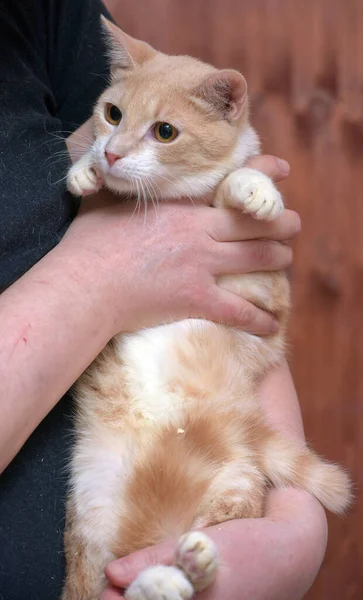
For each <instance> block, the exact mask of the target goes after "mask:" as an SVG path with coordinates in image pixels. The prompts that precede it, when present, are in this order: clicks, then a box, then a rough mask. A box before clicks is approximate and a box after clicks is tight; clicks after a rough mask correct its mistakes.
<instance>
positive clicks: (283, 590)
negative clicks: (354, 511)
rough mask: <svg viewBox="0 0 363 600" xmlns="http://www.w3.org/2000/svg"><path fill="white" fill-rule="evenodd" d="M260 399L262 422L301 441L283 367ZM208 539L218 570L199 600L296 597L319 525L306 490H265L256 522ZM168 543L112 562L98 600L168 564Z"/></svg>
mask: <svg viewBox="0 0 363 600" xmlns="http://www.w3.org/2000/svg"><path fill="white" fill-rule="evenodd" d="M261 395H262V402H263V406H264V408H265V411H266V415H267V418H268V420H269V421H270V423H271V424H272V425H273V426H274V427H276V428H279V429H280V430H282V431H284V433H285V434H286V435H288V436H293V437H295V438H298V439H302V438H303V430H302V424H301V416H300V411H299V405H298V401H297V397H296V393H295V389H294V386H293V383H292V380H291V376H290V374H289V371H288V368H287V367H286V366H284V367H282V368H281V369H278V370H276V371H274V372H273V373H271V375H269V377H268V378H267V379H266V381H265V382H264V384H263V387H262V390H261ZM206 531H207V533H208V535H209V536H210V537H211V538H212V539H213V540H214V541H215V542H216V544H217V547H218V550H219V555H220V568H219V572H218V576H217V580H216V582H215V583H214V584H213V585H212V586H210V588H208V589H207V590H205V591H204V592H203V593H200V594H199V595H198V598H200V600H220V599H221V598H226V597H228V599H229V600H247V599H248V600H300V599H301V598H302V597H303V596H304V594H305V593H306V592H307V590H308V589H309V587H310V586H311V584H312V583H313V581H314V579H315V577H316V574H317V572H318V569H319V567H320V565H321V562H322V560H323V557H324V553H325V547H326V539H327V526H326V517H325V513H324V510H323V508H322V507H321V505H320V504H319V502H318V501H317V500H315V498H313V497H312V496H310V495H309V494H308V493H307V492H305V491H301V490H296V489H293V488H291V489H283V490H275V489H274V490H271V491H270V493H269V496H268V501H267V507H266V515H265V517H264V518H262V519H244V520H240V521H229V522H227V523H222V524H220V525H217V526H215V527H210V528H208V529H207V530H206ZM173 551H174V544H173V543H169V542H168V543H164V544H160V545H159V546H156V547H154V548H148V549H146V550H141V551H140V552H136V553H134V554H132V555H130V556H128V557H126V558H123V559H121V560H117V561H114V562H112V563H110V565H109V566H108V567H107V569H106V575H107V577H108V579H109V582H110V585H109V586H108V588H107V589H106V590H105V591H104V592H103V594H102V595H101V597H100V600H120V598H122V595H121V592H120V588H124V587H127V586H128V585H129V584H130V583H131V582H132V581H133V580H134V579H135V578H136V576H137V575H138V574H139V573H140V571H142V570H143V569H144V568H146V567H149V566H151V565H154V564H160V563H161V564H170V563H171V562H172V558H173Z"/></svg>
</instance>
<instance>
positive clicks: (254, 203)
mask: <svg viewBox="0 0 363 600" xmlns="http://www.w3.org/2000/svg"><path fill="white" fill-rule="evenodd" d="M214 205H215V206H221V207H226V208H236V209H238V210H242V211H243V212H244V213H247V214H251V215H252V216H253V217H255V218H256V219H261V220H266V221H272V220H273V219H277V217H279V216H280V215H281V214H282V212H283V210H284V203H283V200H282V197H281V194H280V192H279V191H278V190H277V188H276V187H275V185H274V183H273V181H272V180H271V179H270V178H269V177H267V175H264V173H260V171H256V169H248V168H242V169H238V170H237V171H233V172H232V173H230V175H228V177H226V178H225V179H224V180H223V181H222V183H221V184H220V186H219V188H218V190H217V194H216V198H215V202H214Z"/></svg>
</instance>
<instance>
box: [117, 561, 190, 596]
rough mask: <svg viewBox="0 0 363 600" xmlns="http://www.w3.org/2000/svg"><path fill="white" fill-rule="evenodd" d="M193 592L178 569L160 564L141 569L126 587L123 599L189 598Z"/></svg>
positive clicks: (188, 582)
mask: <svg viewBox="0 0 363 600" xmlns="http://www.w3.org/2000/svg"><path fill="white" fill-rule="evenodd" d="M193 594H194V590H193V586H192V584H191V583H190V581H188V579H187V578H186V576H185V575H184V573H182V571H181V570H180V569H178V568H177V567H165V566H162V565H160V566H156V567H150V568H149V569H145V571H142V572H141V573H140V575H139V576H138V577H137V578H136V579H135V581H134V582H133V583H132V584H131V585H130V586H129V587H128V588H127V591H126V593H125V600H190V598H192V596H193Z"/></svg>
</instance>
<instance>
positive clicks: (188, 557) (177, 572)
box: [125, 531, 218, 600]
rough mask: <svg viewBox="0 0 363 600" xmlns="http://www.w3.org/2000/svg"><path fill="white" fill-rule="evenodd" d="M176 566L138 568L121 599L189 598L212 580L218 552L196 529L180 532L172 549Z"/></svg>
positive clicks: (179, 599)
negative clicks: (181, 534) (135, 576)
mask: <svg viewBox="0 0 363 600" xmlns="http://www.w3.org/2000/svg"><path fill="white" fill-rule="evenodd" d="M175 564H176V566H170V567H166V566H163V565H158V566H155V567H150V568H149V569H145V571H142V573H140V575H139V576H138V577H137V578H136V579H135V581H134V582H133V583H132V584H131V585H130V586H129V588H128V589H127V591H126V594H125V600H189V599H190V598H192V596H193V595H194V592H200V591H202V590H204V589H205V588H207V587H208V586H209V585H210V584H211V583H212V582H213V581H214V579H215V577H216V574H217V569H218V553H217V548H216V545H215V544H214V542H213V541H212V540H211V539H210V538H209V537H208V536H207V535H205V534H204V533H202V532H200V531H190V532H189V533H186V534H185V535H183V536H182V537H181V538H180V540H179V543H178V545H177V548H176V551H175Z"/></svg>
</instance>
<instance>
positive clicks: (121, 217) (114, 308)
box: [61, 156, 300, 336]
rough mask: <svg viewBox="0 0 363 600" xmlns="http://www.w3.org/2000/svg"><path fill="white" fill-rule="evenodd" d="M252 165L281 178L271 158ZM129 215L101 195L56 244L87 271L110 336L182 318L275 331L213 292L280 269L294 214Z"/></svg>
mask: <svg viewBox="0 0 363 600" xmlns="http://www.w3.org/2000/svg"><path fill="white" fill-rule="evenodd" d="M251 164H252V166H253V167H254V168H259V169H261V171H264V172H265V173H267V174H269V175H270V176H272V177H273V178H274V179H275V180H278V179H282V178H283V177H285V176H286V175H287V172H285V173H284V172H283V170H282V169H281V167H280V166H279V164H278V161H277V159H275V158H273V157H268V156H265V157H258V158H255V159H253V163H252V162H251ZM134 211H135V205H134V204H133V203H120V202H117V200H116V199H115V197H114V196H112V195H111V194H110V193H108V192H107V191H101V192H100V193H98V194H97V195H96V196H94V197H91V198H89V199H88V200H87V202H85V203H84V206H83V208H82V210H81V211H80V214H79V215H78V216H77V217H76V219H75V220H74V222H73V223H72V225H71V226H70V227H69V230H68V232H67V234H66V236H65V237H64V238H63V240H62V242H61V244H62V243H67V244H68V245H70V246H71V247H72V249H73V252H74V256H75V257H77V256H80V255H82V257H83V260H84V261H85V265H84V268H87V269H90V268H91V269H92V272H93V275H94V276H93V282H94V283H93V290H92V292H93V293H95V290H94V288H97V290H98V293H99V294H100V296H101V299H102V302H105V306H107V319H108V320H109V326H110V336H113V335H115V334H116V333H118V332H120V331H132V330H136V329H139V328H141V327H146V326H151V325H157V324H160V323H165V322H168V321H175V320H178V319H183V318H187V317H193V318H198V317H202V318H207V319H211V320H213V321H217V322H222V323H225V324H228V325H234V326H237V327H240V328H242V329H245V330H246V331H252V332H254V333H259V334H269V333H271V332H272V331H274V330H276V327H277V324H276V323H275V321H274V319H273V318H272V316H271V315H269V314H267V313H265V312H263V311H261V310H260V309H258V308H257V307H255V306H253V305H252V304H250V303H248V302H247V301H245V300H244V299H243V298H239V297H238V296H236V295H234V294H232V293H231V292H228V291H226V290H223V289H221V288H219V287H218V285H217V279H218V277H219V276H221V275H226V274H227V275H228V274H241V273H247V272H252V271H266V270H267V271H269V270H279V269H283V268H285V267H287V266H288V265H289V264H290V263H291V260H292V253H291V249H290V248H289V246H287V245H286V244H284V243H279V242H284V241H286V240H288V239H290V238H292V237H293V236H294V235H295V234H296V233H297V232H298V231H299V228H300V221H299V217H298V216H297V215H296V213H293V212H292V211H285V213H284V215H282V217H281V218H280V219H278V220H276V221H274V222H268V223H264V222H258V221H255V220H254V219H252V218H251V217H248V216H245V215H242V214H240V213H238V211H233V210H224V209H217V208H211V207H208V206H199V205H198V206H190V205H189V204H183V203H175V204H171V203H161V204H160V205H159V206H158V208H157V211H154V210H152V209H151V208H150V209H149V210H148V212H147V213H146V214H145V215H138V214H136V213H135V212H134ZM85 250H86V253H87V257H86V258H85V256H84V253H85Z"/></svg>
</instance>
